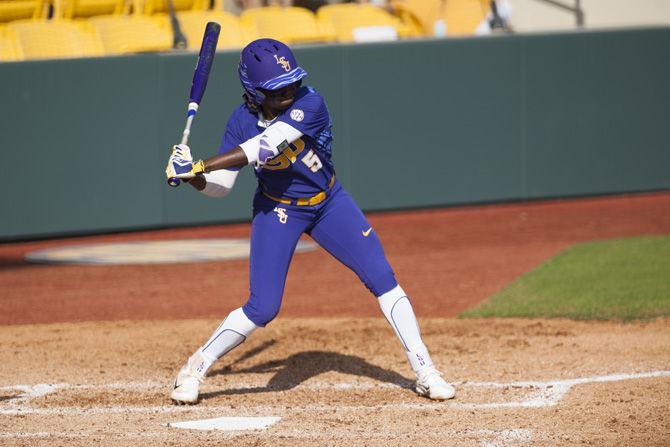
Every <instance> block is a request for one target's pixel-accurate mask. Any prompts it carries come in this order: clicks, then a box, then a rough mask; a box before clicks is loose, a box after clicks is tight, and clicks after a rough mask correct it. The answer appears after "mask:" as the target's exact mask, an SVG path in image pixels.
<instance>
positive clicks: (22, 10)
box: [0, 0, 48, 22]
mask: <svg viewBox="0 0 670 447" xmlns="http://www.w3.org/2000/svg"><path fill="white" fill-rule="evenodd" d="M47 13H48V5H47V3H46V2H45V1H43V0H0V22H11V21H13V20H24V19H45V18H46V17H47Z"/></svg>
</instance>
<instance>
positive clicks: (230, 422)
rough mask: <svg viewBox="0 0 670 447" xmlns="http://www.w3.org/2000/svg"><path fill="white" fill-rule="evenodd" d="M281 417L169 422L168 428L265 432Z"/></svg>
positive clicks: (221, 418) (223, 418) (222, 418)
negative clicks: (264, 430)
mask: <svg viewBox="0 0 670 447" xmlns="http://www.w3.org/2000/svg"><path fill="white" fill-rule="evenodd" d="M280 419H281V418H280V417H275V416H269V417H220V418H214V419H201V420H198V421H185V422H168V423H167V424H163V425H165V426H167V427H175V428H188V429H191V430H224V431H235V430H263V429H265V428H268V427H269V426H270V425H272V424H274V423H275V422H277V421H279V420H280Z"/></svg>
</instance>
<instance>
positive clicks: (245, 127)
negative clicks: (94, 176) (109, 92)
mask: <svg viewBox="0 0 670 447" xmlns="http://www.w3.org/2000/svg"><path fill="white" fill-rule="evenodd" d="M238 73H239V77H240V81H241V82H242V86H243V87H244V91H245V93H244V100H245V101H244V103H243V104H242V105H240V106H239V107H237V108H236V109H235V110H234V111H233V113H232V115H231V116H230V118H229V120H228V123H227V126H226V131H225V134H224V136H223V141H222V144H221V147H220V149H219V154H218V155H216V156H214V157H211V158H208V159H207V160H204V161H203V160H198V161H194V160H193V158H192V156H191V153H190V149H189V148H188V146H186V145H177V146H175V147H174V148H173V152H172V155H171V156H170V160H169V162H168V165H167V168H166V174H167V177H168V178H172V177H178V178H180V179H182V180H184V181H188V182H189V183H190V184H191V185H192V186H193V187H195V189H197V190H199V191H200V192H202V193H204V194H206V195H208V196H213V197H223V196H225V195H227V194H228V193H229V192H230V190H231V189H232V188H233V185H234V183H235V179H236V177H237V174H238V172H239V169H240V168H242V167H243V166H246V165H252V167H253V169H254V170H255V174H256V177H257V179H258V189H257V191H256V194H255V196H254V202H253V220H252V224H251V255H250V262H249V264H250V296H249V299H248V301H247V302H246V304H244V306H242V307H241V308H238V309H235V310H233V311H232V312H231V313H230V314H229V315H228V317H226V319H225V320H223V322H222V323H221V325H220V326H219V327H218V328H217V329H216V330H215V331H214V333H213V334H212V336H211V337H210V338H209V340H207V342H205V343H204V344H203V345H202V346H201V347H200V348H199V349H198V350H197V351H196V352H195V353H194V354H193V355H192V356H191V357H190V358H189V359H188V361H187V362H186V364H185V365H184V366H183V367H182V368H181V370H180V371H179V373H178V374H177V378H176V380H175V382H174V388H173V390H172V393H171V395H170V397H171V398H172V400H174V401H175V402H177V403H195V402H197V400H198V388H199V385H200V383H201V382H202V381H203V379H204V377H205V374H206V372H207V370H208V369H209V368H210V366H211V365H212V364H213V363H214V362H215V361H216V360H217V359H219V358H221V357H222V356H223V355H225V354H226V353H228V352H230V351H231V350H232V349H233V348H235V347H237V346H239V345H240V344H241V343H242V342H244V341H245V340H246V339H247V337H249V336H250V335H251V333H252V332H254V331H255V330H256V329H257V328H259V327H264V326H265V325H266V324H268V323H269V322H270V321H272V320H273V319H274V318H275V316H276V315H277V313H278V312H279V307H280V305H281V300H282V295H283V293H284V285H285V282H286V274H287V272H288V268H289V264H290V262H291V258H292V257H293V252H294V250H295V247H296V244H297V243H298V240H299V238H300V236H301V235H302V234H303V233H307V234H309V235H310V236H311V237H312V238H313V239H314V240H315V241H316V242H317V243H318V244H319V245H321V247H323V248H324V249H325V250H327V251H328V252H329V253H331V254H332V255H333V256H335V257H336V258H337V259H338V260H340V262H342V263H343V264H345V265H346V266H347V267H349V268H350V269H351V270H353V271H354V272H355V273H356V274H357V275H358V277H359V278H360V279H361V281H362V282H363V283H364V284H365V286H366V287H367V288H368V289H369V290H370V291H371V292H372V293H373V294H374V295H375V296H376V297H377V300H378V302H379V306H380V307H381V310H382V312H383V313H384V315H385V316H386V319H387V320H388V322H389V323H390V324H391V326H392V327H393V329H394V331H395V333H396V335H397V336H398V338H399V339H400V342H401V343H402V346H403V348H404V349H405V352H406V354H407V358H408V359H409V363H410V364H411V366H412V369H413V370H414V372H415V373H416V375H417V382H416V391H417V393H419V394H420V395H423V396H427V397H429V398H431V399H437V400H443V399H450V398H452V397H454V394H455V390H454V388H453V387H452V386H451V385H449V384H448V383H446V382H445V381H444V379H442V377H441V374H440V372H438V371H437V370H436V369H435V367H434V366H433V362H432V361H431V358H430V355H429V354H428V350H427V349H426V346H425V345H424V343H423V341H422V339H421V335H420V333H419V326H418V324H417V321H416V318H415V316H414V311H413V310H412V305H411V304H410V301H409V299H408V298H407V294H406V293H405V292H404V291H403V289H402V288H401V287H400V286H399V285H398V283H397V281H396V279H395V276H394V274H393V270H392V269H391V266H390V265H389V263H388V261H387V260H386V256H385V255H384V250H383V249H382V246H381V243H380V241H379V238H378V237H377V235H376V234H375V231H374V229H373V228H372V227H371V226H370V224H369V223H368V221H367V220H366V218H365V216H364V215H363V213H362V212H361V210H360V208H359V207H358V206H357V205H356V204H355V203H354V201H353V199H352V198H351V196H350V195H349V194H348V193H347V192H346V191H345V190H344V188H343V187H342V185H341V184H340V182H339V181H338V180H337V177H336V176H335V170H334V167H333V163H332V161H331V145H332V141H333V137H332V134H331V126H332V124H331V120H330V115H329V113H328V109H327V108H326V104H325V102H324V100H323V98H322V97H321V95H319V93H318V92H317V91H316V90H314V89H313V88H312V87H309V86H304V85H302V80H303V78H304V77H305V76H307V72H306V71H305V70H303V69H302V68H301V67H300V66H299V65H298V64H297V62H296V60H295V57H294V56H293V53H292V52H291V50H290V49H289V48H288V47H287V46H286V45H284V44H283V43H281V42H279V41H276V40H273V39H260V40H256V41H254V42H251V43H250V44H249V45H247V47H245V48H244V49H243V50H242V54H241V57H240V63H239V68H238Z"/></svg>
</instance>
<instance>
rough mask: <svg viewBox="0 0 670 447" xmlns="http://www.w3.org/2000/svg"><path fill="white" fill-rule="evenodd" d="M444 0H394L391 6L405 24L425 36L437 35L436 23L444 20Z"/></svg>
mask: <svg viewBox="0 0 670 447" xmlns="http://www.w3.org/2000/svg"><path fill="white" fill-rule="evenodd" d="M442 3H443V2H442V0H393V1H392V2H391V6H392V7H393V9H394V10H395V12H396V14H397V15H398V16H399V17H400V18H401V19H403V21H404V22H405V23H407V24H408V25H410V26H412V27H413V28H414V29H416V30H417V31H418V32H420V34H422V35H424V36H433V35H435V22H436V21H437V20H439V19H441V18H442Z"/></svg>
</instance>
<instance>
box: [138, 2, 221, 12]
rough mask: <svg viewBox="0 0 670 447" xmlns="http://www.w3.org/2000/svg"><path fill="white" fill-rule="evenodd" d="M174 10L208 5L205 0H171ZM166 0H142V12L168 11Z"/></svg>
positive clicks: (202, 8)
mask: <svg viewBox="0 0 670 447" xmlns="http://www.w3.org/2000/svg"><path fill="white" fill-rule="evenodd" d="M172 5H173V6H174V10H175V11H188V10H191V9H193V10H200V11H202V10H205V9H207V8H208V7H209V1H206V0H172ZM168 11H169V8H168V1H167V0H144V9H143V10H142V13H143V14H147V15H152V14H160V13H165V12H168Z"/></svg>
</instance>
